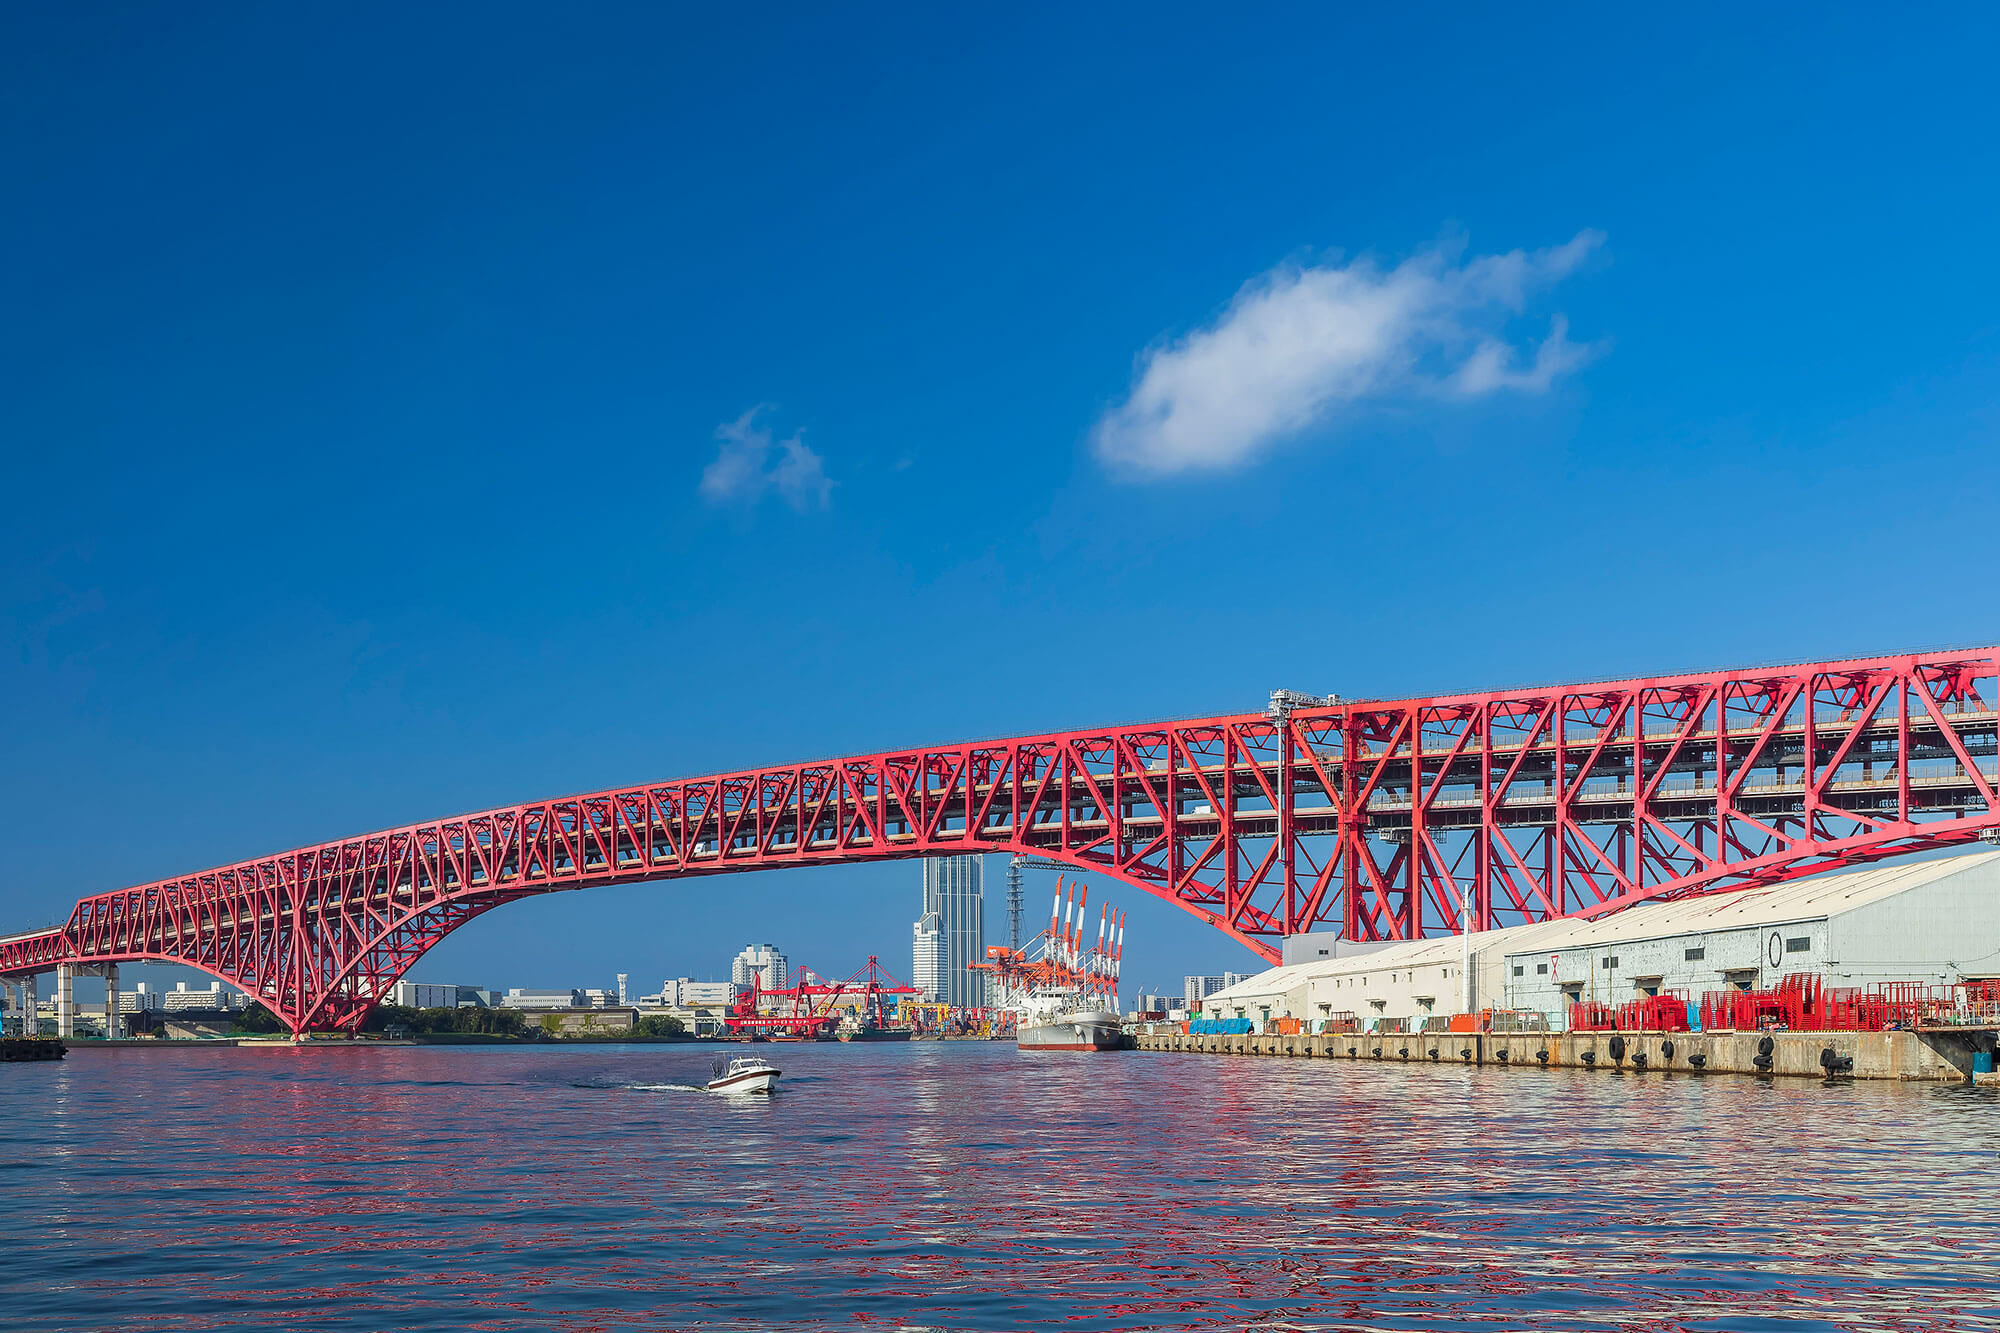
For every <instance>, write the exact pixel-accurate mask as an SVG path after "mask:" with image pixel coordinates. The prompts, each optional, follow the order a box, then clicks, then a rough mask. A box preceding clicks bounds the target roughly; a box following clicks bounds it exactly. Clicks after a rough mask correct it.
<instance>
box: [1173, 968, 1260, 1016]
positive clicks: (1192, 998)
mask: <svg viewBox="0 0 2000 1333" xmlns="http://www.w3.org/2000/svg"><path fill="white" fill-rule="evenodd" d="M1249 979H1250V974H1249V973H1248V972H1224V973H1223V974H1222V975H1221V976H1219V977H1187V978H1185V979H1184V984H1183V986H1182V989H1181V1002H1182V1007H1184V1008H1186V1009H1187V1010H1188V1011H1189V1012H1193V1011H1194V1010H1196V1009H1199V1008H1201V1002H1202V1001H1203V1000H1206V999H1207V998H1208V997H1209V996H1211V995H1213V994H1215V993H1216V992H1217V991H1219V990H1224V989H1226V988H1228V987H1230V986H1234V985H1235V984H1236V983H1237V982H1239V981H1248V980H1249Z"/></svg>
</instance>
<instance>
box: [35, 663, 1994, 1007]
mask: <svg viewBox="0 0 2000 1333" xmlns="http://www.w3.org/2000/svg"><path fill="white" fill-rule="evenodd" d="M1997 670H2000V649H1995V648H1979V649H1962V650H1953V651H1945V652H1937V653H1925V654H1915V655H1904V656H1891V657H1875V658H1865V659H1855V660H1850V661H1839V662H1815V663H1806V664H1797V665H1786V666H1772V667H1759V668H1752V669H1744V670H1735V671H1715V672H1698V673H1693V674H1687V675H1674V676H1660V677H1655V678H1651V679H1643V680H1621V681H1602V682H1596V683H1591V684H1581V685H1559V686H1548V687H1543V688H1534V689H1516V690H1502V691H1496V692H1492V693H1484V694H1459V695H1449V696H1443V697H1438V698H1425V699H1399V700H1390V701H1380V700H1354V701H1341V700H1321V699H1314V698H1310V697H1306V696H1298V695H1291V694H1288V693H1286V692H1283V691H1280V692H1278V693H1276V694H1274V695H1273V698H1272V704H1271V706H1270V707H1269V708H1268V709H1267V710H1266V711H1264V712H1262V713H1248V714H1242V715H1238V716H1233V717H1208V718H1197V719H1185V720H1180V721H1172V722H1148V723H1140V724H1136V725H1131V726H1117V727H1104V728H1099V729H1094V730H1086V731H1069V732H1061V733H1054V734H1049V735H1042V736H1021V737H1014V738H1010V739H1004V740H988V741H977V742H968V743H961V744H954V745H939V746H932V747H927V748H921V749H910V750H893V751H888V752H885V753H881V754H869V755H857V756H853V757H849V758H839V759H823V760H816V761H814V762H811V763H800V764H789V765H781V766H777V767H771V768H760V769H755V770H751V771H746V772H741V773H725V774H718V775H714V776H709V777H699V778H685V779H680V780H676V781H671V782H661V783H649V784H646V785H643V786H635V787H621V788H617V789H614V790H610V791H601V792H593V793H590V794H588V795H582V796H569V797H563V798H561V799H557V800H548V801H537V802H531V803H529V804H525V805H514V806H508V807H506V808H503V809H495V810H485V811H481V812H479V813H476V814H468V815H460V816H457V817H455V818H451V819H440V820H435V821H432V822H428V823H421V824H412V825H409V826H407V827H405V828H399V829H392V830H389V831H387V832H383V833H371V834H367V835H365V836H361V837H354V838H346V839H342V840H340V841H337V842H329V843H322V844H320V845H319V846H316V847H301V848H298V849H296V850H294V851H287V852H281V853H278V854H276V855H273V856H261V857H257V858H254V859H252V860H247V861H242V862H239V863H237V864H235V865H229V866H222V867H219V868H217V869H214V870H207V871H202V872H201V873H199V874H193V875H184V876H177V877H175V878H171V879H163V880H160V881H158V882H156V883H152V884H143V885H140V886H138V887H136V888H129V889H120V890H118V891H116V892H111V893H101V894H96V895H94V896H92V897H88V898H85V899H83V900H82V901H80V902H79V903H77V905H76V908H75V910H74V911H72V912H71V914H70V916H69V919H68V921H67V922H65V923H64V924H63V925H61V926H60V927H55V928H51V929H46V930H41V931H35V932H32V933H27V934H21V935H15V936H12V937H8V938H4V939H0V977H7V978H12V979H19V978H21V977H23V976H27V975H31V974H33V973H37V972H42V971H48V970H51V969H56V968H58V967H59V966H61V967H66V968H69V969H72V970H74V969H83V970H91V969H101V968H103V967H105V966H106V965H115V964H116V963H118V962H120V961H160V962H174V963H181V964H185V965H188V966H192V967H195V968H199V969H200V970H202V971H204V972H207V973H209V974H211V975H213V976H215V977H218V978H220V979H222V980H223V981H225V982H227V983H228V984H230V985H232V986H235V987H238V988H240V989H242V990H243V991H245V992H246V993H248V994H249V995H251V996H253V997H255V998H257V999H259V1000H260V1001H262V1002H263V1003H264V1004H265V1005H266V1006H267V1007H268V1008H270V1009H271V1010H272V1012H274V1013H275V1014H277V1015H278V1017H279V1018H280V1019H281V1020H282V1021H284V1022H285V1023H287V1024H289V1025H290V1026H291V1028H292V1029H293V1031H294V1032H295V1033H297V1032H303V1031H305V1030H307V1029H309V1028H313V1029H342V1028H348V1029H351V1028H354V1027H356V1026H358V1025H359V1024H360V1022H361V1020H362V1018H363V1017H364V1016H365V1015H366V1013H367V1012H368V1010H369V1009H370V1008H371V1007H372V1006H373V1005H374V1004H375V1003H376V1002H377V1000H378V999H380V998H382V997H384V996H385V995H387V994H388V991H389V988H390V986H391V985H392V984H393V983H394V982H395V981H396V980H397V979H398V978H400V977H401V976H402V975H403V974H404V972H405V971H406V970H407V969H408V968H409V967H410V965H411V964H412V963H413V962H415V961H416V959H418V958H419V957H421V956H422V955H423V953H424V951H425V950H427V949H429V948H430V947H431V946H432V945H434V944H436V943H437V942H438V941H439V940H440V939H442V938H443V937H444V936H446V935H447V934H449V933H450V932H451V931H453V930H455V929H457V928H458V927H459V926H462V925H464V924H465V923H466V922H467V921H470V920H471V919H472V918H474V917H476V916H479V915H481V914H482V913H485V912H488V911H491V910H492V909H493V908H495V907H499V906H501V905H503V904H505V903H509V902H512V901H514V900H515V899H518V898H524V897H527V896H529V895H532V894H542V893H555V892H560V891H562V890H565V889H582V888H589V887H592V886H594V885H600V884H613V883H619V882H626V881H636V880H653V879H677V878H689V877H695V876H704V875H721V874H729V873H732V872H736V871H745V870H768V869H774V868H777V867H782V866H805V865H818V864H828V863H835V862H854V861H881V860H893V859H899V858H908V857H921V856H941V855H951V854H960V853H968V852H1012V853H1017V854H1025V855H1029V856H1035V857H1047V858H1051V859H1054V860H1058V861H1063V862H1066V863H1069V864H1071V865H1074V866H1076V867H1078V868H1080V869H1083V870H1087V871H1091V872H1095V873H1097V874H1101V875H1105V876H1107V877H1109V878H1112V879H1116V880H1121V881H1123V882H1125V883H1126V884H1129V885H1132V886H1134V887H1136V888H1139V889H1142V890H1144V891H1145V892H1147V893H1151V894H1153V895H1155V896H1157V897H1160V898H1163V899H1165V900H1167V901H1168V902H1170V903H1173V904H1175V905H1177V906H1179V907H1181V908H1184V909H1185V910H1187V911H1189V912H1191V913H1193V914H1194V915H1195V916H1197V917H1199V918H1201V919H1202V920H1203V921H1205V922H1207V923H1208V924H1210V925H1212V926H1214V927H1215V928H1216V929H1218V930H1221V931H1223V932H1225V933H1227V934H1228V935H1231V936H1233V937H1234V938H1236V939H1238V940H1240V941H1242V942H1243V943H1244V944H1246V945H1248V946H1249V947H1250V948H1251V949H1253V950H1255V951H1256V952H1257V953H1258V954H1260V955H1261V956H1263V957H1264V958H1267V959H1272V960H1275V959H1276V958H1277V957H1278V955H1279V948H1278V945H1279V943H1280V941H1281V940H1282V938H1283V937H1284V936H1287V935H1291V934H1295V933H1299V932H1303V931H1308V930H1337V931H1339V932H1341V933H1343V934H1344V935H1346V936H1347V937H1348V938H1351V939H1364V940H1382V939H1407V938H1413V937H1416V936H1422V935H1436V934H1444V933H1451V932H1455V931H1459V930H1463V929H1466V928H1467V927H1468V926H1469V927H1470V928H1472V929H1476V930H1484V929H1490V928H1494V927H1498V926H1505V925H1513V924H1517V923H1522V922H1530V921H1544V920H1549V919H1551V918H1556V917H1568V916H1593V915H1597V914H1600V913H1604V912H1609V911H1615V910H1618V909H1619V908H1622V907H1625V906H1628V905H1630V904H1633V903H1636V902H1640V901H1643V900H1647V899H1654V898H1664V897H1673V896H1681V895H1687V894H1694V893H1710V892H1719V891H1725V890H1729V889H1736V888H1745V887H1750V886H1754V885H1759V884H1768V883H1772V882H1774V881H1779V880H1786V879H1792V878H1795V877H1798V876H1801V875H1807V874H1812V873H1814V872H1817V871H1821V870H1825V869H1829V868H1832V867H1837V866H1842V865H1851V864H1856V863H1860V862H1865V861H1872V860H1876V859H1878V858H1881V857H1886V856H1893V855H1896V854H1898V853H1901V852H1909V851H1917V850H1922V849H1930V848H1940V847H1948V846H1953V845H1958V844H1964V843H1969V842H1973V841H1975V840H1979V839H1982V838H1984V839H1987V840H1995V839H2000V798H1996V787H1997V786H2000V781H1997V780H1996V771H1995V766H1996V746H1995V722H1996V719H1995V704H1996V701H2000V681H1996V671H1997Z"/></svg>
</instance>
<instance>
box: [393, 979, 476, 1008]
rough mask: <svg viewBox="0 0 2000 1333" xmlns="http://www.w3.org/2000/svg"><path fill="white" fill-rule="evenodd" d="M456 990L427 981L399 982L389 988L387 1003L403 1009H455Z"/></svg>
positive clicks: (454, 987) (453, 987) (455, 988)
mask: <svg viewBox="0 0 2000 1333" xmlns="http://www.w3.org/2000/svg"><path fill="white" fill-rule="evenodd" d="M458 990H459V988H458V987H457V986H441V985H436V984H434V983H431V982H427V981H399V982H397V983H396V984H395V985H393V986H391V987H390V988H389V1003H390V1004H393V1005H398V1006H400V1007H402V1008H404V1009H456V1008H458Z"/></svg>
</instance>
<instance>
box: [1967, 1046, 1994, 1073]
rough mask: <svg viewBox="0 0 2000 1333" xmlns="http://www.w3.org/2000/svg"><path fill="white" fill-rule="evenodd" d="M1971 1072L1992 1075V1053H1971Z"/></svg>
mask: <svg viewBox="0 0 2000 1333" xmlns="http://www.w3.org/2000/svg"><path fill="white" fill-rule="evenodd" d="M1972 1072H1973V1073H1975V1074H1990V1073H1992V1072H1993V1052H1991V1051H1974V1052H1973V1053H1972Z"/></svg>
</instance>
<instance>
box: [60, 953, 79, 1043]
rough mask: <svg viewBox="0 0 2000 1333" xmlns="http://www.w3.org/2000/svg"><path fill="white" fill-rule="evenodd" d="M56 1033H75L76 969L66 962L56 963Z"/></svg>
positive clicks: (68, 1034) (69, 1034)
mask: <svg viewBox="0 0 2000 1333" xmlns="http://www.w3.org/2000/svg"><path fill="white" fill-rule="evenodd" d="M56 1035H57V1036H58V1037H61V1038H63V1039H65V1040H67V1039H69V1038H71V1037H74V1036H75V1035H76V971H75V969H73V968H72V967H70V965H69V964H68V963H57V964H56Z"/></svg>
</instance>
